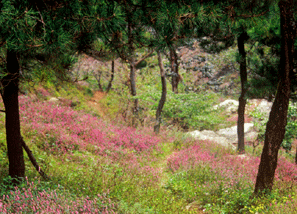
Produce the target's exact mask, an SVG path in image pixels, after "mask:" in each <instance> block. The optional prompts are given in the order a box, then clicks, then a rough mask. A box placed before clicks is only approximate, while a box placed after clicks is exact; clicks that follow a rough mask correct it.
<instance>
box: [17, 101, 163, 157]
mask: <svg viewBox="0 0 297 214" xmlns="http://www.w3.org/2000/svg"><path fill="white" fill-rule="evenodd" d="M20 113H21V123H22V126H23V127H25V129H27V130H30V131H34V130H35V131H36V133H38V135H39V136H40V135H41V136H42V137H43V139H44V141H45V142H44V144H43V146H44V147H46V148H45V149H48V150H49V151H53V152H63V153H64V152H71V151H73V150H77V149H78V150H79V149H86V148H90V145H92V146H93V150H95V151H96V153H97V154H100V155H111V156H114V155H115V154H117V153H119V152H124V153H133V154H140V153H141V154H142V156H145V155H146V154H149V153H150V152H151V151H153V150H159V147H158V144H159V143H160V141H161V139H160V137H157V136H155V135H153V134H152V132H151V131H149V132H148V133H145V132H146V131H148V130H141V131H139V130H136V129H134V128H131V127H124V126H116V125H112V124H107V123H105V122H104V121H102V120H100V119H98V118H97V117H95V116H92V115H90V114H85V113H84V112H80V111H75V110H73V109H71V108H70V107H65V106H59V105H57V104H55V103H51V102H48V101H44V102H41V101H35V102H34V101H32V100H31V99H30V98H29V97H25V96H21V97H20Z"/></svg>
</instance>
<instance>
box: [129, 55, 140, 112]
mask: <svg viewBox="0 0 297 214" xmlns="http://www.w3.org/2000/svg"><path fill="white" fill-rule="evenodd" d="M135 71H136V69H135V65H134V60H133V59H132V61H131V62H130V82H131V95H132V96H133V97H135V96H136V95H137V94H136V77H135ZM137 113H138V99H134V106H133V114H134V115H137Z"/></svg>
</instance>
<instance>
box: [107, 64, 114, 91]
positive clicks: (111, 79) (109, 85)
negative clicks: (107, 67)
mask: <svg viewBox="0 0 297 214" xmlns="http://www.w3.org/2000/svg"><path fill="white" fill-rule="evenodd" d="M113 78H114V60H112V62H111V76H110V80H109V83H108V86H107V89H106V92H107V93H108V92H109V90H110V89H111V86H112V81H113Z"/></svg>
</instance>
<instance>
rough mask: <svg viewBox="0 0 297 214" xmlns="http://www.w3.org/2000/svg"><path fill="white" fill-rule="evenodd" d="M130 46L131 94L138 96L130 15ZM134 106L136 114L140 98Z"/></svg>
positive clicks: (135, 101)
mask: <svg viewBox="0 0 297 214" xmlns="http://www.w3.org/2000/svg"><path fill="white" fill-rule="evenodd" d="M128 47H129V63H130V83H131V87H130V90H131V95H132V96H133V97H135V96H136V68H135V67H136V66H135V59H134V47H133V34H132V25H131V20H130V18H129V17H128ZM133 102H134V106H133V108H132V110H133V115H134V116H136V115H137V113H138V99H137V98H136V99H134V101H133ZM132 123H133V125H135V118H134V117H133V122H132Z"/></svg>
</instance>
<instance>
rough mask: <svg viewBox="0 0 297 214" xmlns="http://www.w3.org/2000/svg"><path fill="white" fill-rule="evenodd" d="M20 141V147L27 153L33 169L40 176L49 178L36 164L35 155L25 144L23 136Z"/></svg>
mask: <svg viewBox="0 0 297 214" xmlns="http://www.w3.org/2000/svg"><path fill="white" fill-rule="evenodd" d="M21 142H22V147H23V148H24V149H25V151H26V152H27V154H28V156H29V159H30V161H31V163H32V164H33V166H34V167H35V169H36V170H37V171H38V173H39V174H40V175H41V177H43V178H44V179H45V180H49V177H48V176H47V175H46V174H45V173H44V172H43V171H42V169H41V168H40V166H39V165H38V163H37V161H36V159H35V157H34V156H33V154H32V152H31V150H30V149H29V147H28V146H27V145H26V143H25V141H24V139H23V137H21Z"/></svg>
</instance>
